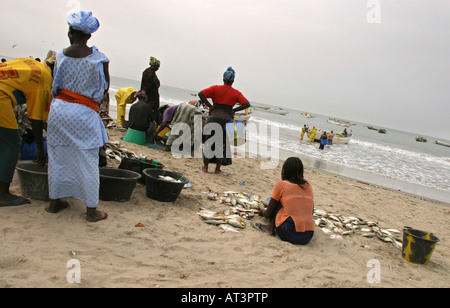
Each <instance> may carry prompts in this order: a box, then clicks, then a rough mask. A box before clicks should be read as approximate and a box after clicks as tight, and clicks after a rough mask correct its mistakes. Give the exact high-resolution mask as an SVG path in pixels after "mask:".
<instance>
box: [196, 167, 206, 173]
mask: <svg viewBox="0 0 450 308" xmlns="http://www.w3.org/2000/svg"><path fill="white" fill-rule="evenodd" d="M197 170H198V171H200V172H201V173H208V171H203V170H202V168H197Z"/></svg>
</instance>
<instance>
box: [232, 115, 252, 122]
mask: <svg viewBox="0 0 450 308" xmlns="http://www.w3.org/2000/svg"><path fill="white" fill-rule="evenodd" d="M250 118H251V115H249V114H243V113H235V114H234V120H236V121H241V122H247V121H248V120H250Z"/></svg>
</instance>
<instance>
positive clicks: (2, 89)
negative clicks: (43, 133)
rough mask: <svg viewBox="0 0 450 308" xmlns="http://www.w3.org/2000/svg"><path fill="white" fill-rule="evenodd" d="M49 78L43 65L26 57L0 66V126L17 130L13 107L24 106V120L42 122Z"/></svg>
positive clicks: (45, 115)
mask: <svg viewBox="0 0 450 308" xmlns="http://www.w3.org/2000/svg"><path fill="white" fill-rule="evenodd" d="M52 83H53V77H52V74H51V71H50V68H49V67H48V66H47V65H46V64H45V63H41V62H38V61H35V60H33V59H29V58H19V59H16V60H12V61H8V62H5V63H0V127H4V128H10V129H17V128H18V126H17V121H16V117H15V116H14V108H15V107H16V106H17V105H21V104H27V111H28V117H29V118H30V119H33V120H42V121H45V120H47V118H48V113H49V111H50V103H51V101H52V95H51V91H52Z"/></svg>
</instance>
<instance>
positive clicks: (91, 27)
mask: <svg viewBox="0 0 450 308" xmlns="http://www.w3.org/2000/svg"><path fill="white" fill-rule="evenodd" d="M67 23H68V24H69V26H70V27H72V28H73V29H74V30H78V31H81V32H83V33H86V34H91V33H94V32H95V31H97V30H98V28H99V27H100V23H99V22H98V20H97V18H95V17H94V16H92V12H83V11H79V12H74V13H71V14H69V15H67Z"/></svg>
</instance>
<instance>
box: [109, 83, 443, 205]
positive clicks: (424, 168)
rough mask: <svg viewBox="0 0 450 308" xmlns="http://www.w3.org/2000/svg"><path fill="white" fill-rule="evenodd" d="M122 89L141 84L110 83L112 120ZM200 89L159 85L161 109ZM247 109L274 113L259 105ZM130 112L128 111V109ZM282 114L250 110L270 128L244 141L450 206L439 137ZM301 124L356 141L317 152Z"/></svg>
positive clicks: (291, 112)
mask: <svg viewBox="0 0 450 308" xmlns="http://www.w3.org/2000/svg"><path fill="white" fill-rule="evenodd" d="M123 87H135V88H136V89H139V88H140V81H137V80H129V79H123V78H117V77H112V78H111V87H110V110H111V111H110V113H111V116H112V117H113V118H114V117H115V116H116V114H115V110H116V101H115V98H114V95H115V93H116V92H117V90H118V89H120V88H123ZM199 90H201V89H197V90H187V89H180V88H175V87H169V86H164V85H163V86H161V88H160V96H161V98H160V102H161V106H163V105H165V104H169V105H173V104H175V105H178V104H180V103H183V102H184V103H186V102H189V101H190V100H193V99H198V97H197V96H196V95H197V93H198V92H199ZM251 104H252V105H255V106H262V107H273V108H278V107H275V106H270V105H266V104H263V103H259V102H251ZM129 107H130V106H127V110H129ZM299 107H300V106H299ZM284 109H285V110H286V111H288V112H289V113H288V114H286V115H279V114H275V113H270V112H264V111H253V113H252V117H251V118H250V121H249V123H253V124H255V125H256V126H257V127H258V126H259V125H268V132H267V136H265V138H261V136H258V134H257V133H255V132H249V134H248V136H247V138H248V141H249V142H252V141H254V140H257V141H258V142H265V143H266V144H267V147H268V148H270V147H271V146H276V147H277V148H278V149H277V150H278V152H279V154H280V159H286V158H287V157H289V156H298V157H300V158H301V159H302V160H303V162H304V164H305V165H306V166H307V167H309V168H316V169H320V170H323V171H327V172H331V173H334V174H339V175H343V176H346V177H350V178H353V179H356V180H359V181H364V182H367V183H370V184H375V185H379V186H384V187H387V188H391V189H396V190H401V191H404V192H407V193H412V194H415V195H419V196H423V197H426V198H431V199H434V200H438V201H443V202H446V203H450V147H445V146H441V145H437V144H435V143H434V140H437V138H434V137H432V136H423V137H425V138H426V139H427V140H428V142H427V143H422V142H417V141H416V137H417V135H416V134H414V133H410V132H404V131H399V130H395V129H390V128H385V127H383V128H384V129H386V134H381V133H378V131H376V130H371V129H369V128H368V126H373V125H371V124H370V123H359V122H357V121H352V120H350V119H346V120H347V121H350V123H351V124H352V125H351V126H350V127H342V126H337V125H334V124H330V123H328V119H329V118H330V117H333V115H318V114H314V115H313V117H312V118H305V117H302V116H301V113H302V112H304V111H306V112H307V110H293V109H286V108H284ZM114 119H115V118H114ZM304 124H306V125H308V126H309V127H310V128H312V127H313V126H315V127H316V128H318V129H319V130H326V131H331V130H333V131H334V132H335V133H339V132H340V131H342V130H343V129H344V128H346V129H347V131H348V132H353V134H354V137H353V138H352V139H351V140H350V142H349V143H348V144H336V145H331V146H326V147H325V149H324V150H319V145H318V143H313V144H310V143H309V142H308V138H307V136H305V137H304V140H303V141H301V140H300V132H301V129H302V127H303V125H304ZM271 130H272V131H278V135H277V136H273V135H272V134H271V132H270V131H271ZM266 137H267V138H266ZM440 140H441V141H444V142H448V143H450V141H447V140H442V139H440Z"/></svg>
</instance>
